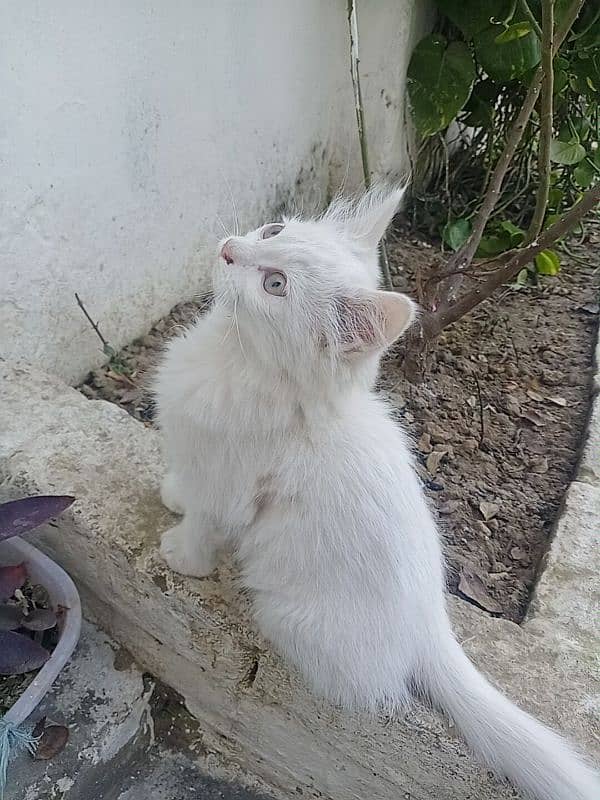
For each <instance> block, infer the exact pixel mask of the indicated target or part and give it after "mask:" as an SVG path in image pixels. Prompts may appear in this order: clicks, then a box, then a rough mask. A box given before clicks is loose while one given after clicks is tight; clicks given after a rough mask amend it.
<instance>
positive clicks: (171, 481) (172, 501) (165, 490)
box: [160, 472, 185, 514]
mask: <svg viewBox="0 0 600 800" xmlns="http://www.w3.org/2000/svg"><path fill="white" fill-rule="evenodd" d="M160 499H161V501H162V504H163V506H166V508H168V509H169V511H173V512H174V513H175V514H183V513H184V511H185V507H184V505H183V502H182V500H181V495H180V491H179V482H178V480H177V478H176V476H175V474H174V473H173V472H167V474H166V475H165V477H164V478H163V481H162V483H161V486H160Z"/></svg>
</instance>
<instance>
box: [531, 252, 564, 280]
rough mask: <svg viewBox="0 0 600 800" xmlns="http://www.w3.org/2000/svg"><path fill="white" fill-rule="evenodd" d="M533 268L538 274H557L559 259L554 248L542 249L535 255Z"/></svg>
mask: <svg viewBox="0 0 600 800" xmlns="http://www.w3.org/2000/svg"><path fill="white" fill-rule="evenodd" d="M535 268H536V270H537V272H539V274H540V275H558V273H559V272H560V261H559V259H558V256H557V255H556V253H555V252H554V250H542V252H541V253H539V254H538V255H537V256H536V257H535Z"/></svg>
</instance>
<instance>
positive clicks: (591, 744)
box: [0, 362, 600, 800]
mask: <svg viewBox="0 0 600 800" xmlns="http://www.w3.org/2000/svg"><path fill="white" fill-rule="evenodd" d="M0 404H1V406H2V409H3V422H4V426H3V427H4V430H3V432H2V435H1V437H0V438H1V441H0V479H2V480H3V482H4V491H5V493H10V494H22V493H25V492H44V493H47V492H61V493H63V492H66V493H71V494H74V495H75V496H76V497H77V499H78V500H77V503H76V504H75V505H74V506H73V509H72V511H71V512H70V513H67V514H65V515H64V516H63V517H62V518H61V519H60V520H59V523H58V526H57V527H46V528H45V529H43V530H42V532H41V534H40V536H39V543H40V545H41V546H42V547H43V548H44V549H46V550H47V551H48V552H50V553H51V554H52V555H54V556H55V557H56V558H57V560H59V561H60V563H61V564H63V566H65V568H66V569H67V570H68V571H69V572H70V573H71V575H72V576H73V577H74V578H75V580H76V581H77V583H78V586H79V588H80V591H81V592H82V595H83V599H84V602H85V603H86V605H87V607H88V609H89V610H90V612H91V613H93V615H94V616H95V617H96V618H97V619H98V620H99V621H100V622H101V624H102V625H103V626H105V627H106V629H107V630H108V631H109V632H110V633H112V634H113V635H114V636H115V637H116V638H117V640H119V641H121V642H122V643H123V644H124V645H125V646H126V647H127V648H128V649H129V650H130V651H131V652H132V653H133V654H134V655H135V657H136V659H137V660H138V661H139V662H140V663H141V664H142V665H143V666H144V668H146V669H148V670H150V671H151V672H153V673H154V674H156V675H157V676H158V677H160V678H161V679H162V680H163V681H164V682H166V683H168V684H169V685H171V686H173V688H175V689H176V690H177V691H179V692H181V694H183V695H184V696H185V697H186V701H187V703H188V706H189V708H190V709H191V710H192V711H193V713H195V714H196V716H197V717H198V718H199V719H200V720H201V721H202V723H203V725H206V726H208V727H209V728H210V729H212V730H213V731H214V732H215V733H216V734H217V735H220V737H221V738H222V741H223V747H224V750H227V752H228V755H229V757H230V758H232V759H233V760H235V761H236V762H237V763H239V764H240V766H241V767H242V768H248V769H249V770H251V771H252V772H254V773H256V774H257V775H260V776H261V777H262V778H264V779H265V780H266V781H267V782H269V783H270V784H272V785H273V786H275V787H277V788H278V789H280V790H282V791H283V792H289V793H294V792H296V791H297V790H298V788H299V789H301V791H302V792H303V793H304V796H305V797H306V796H308V797H327V798H335V800H356V798H357V797H359V798H362V797H369V798H370V799H371V800H389V798H390V797H391V796H394V797H403V796H404V797H409V798H411V800H430V798H431V797H436V798H440V800H446V799H447V800H468V799H469V798H470V799H471V800H474V798H477V800H502V799H504V798H506V799H508V798H509V797H514V794H513V792H512V790H511V789H508V788H507V787H505V786H501V785H500V784H498V783H497V782H496V781H495V780H494V779H493V778H492V777H490V775H489V774H488V773H487V772H485V771H484V770H482V769H481V768H479V767H478V766H477V764H475V763H474V762H473V760H472V759H471V757H470V756H469V755H468V754H467V752H466V750H465V748H464V746H463V745H462V743H461V742H460V741H459V740H458V739H456V738H454V737H453V736H452V735H450V732H449V731H448V729H447V726H446V725H445V724H444V723H443V721H442V720H441V719H440V718H438V717H436V716H435V715H433V714H431V713H429V712H428V711H426V710H424V709H420V708H416V709H415V710H414V712H412V713H411V714H409V715H407V716H406V718H403V719H402V720H401V721H397V722H392V723H389V724H386V723H385V721H383V720H376V719H370V718H368V717H366V716H364V715H360V714H350V713H342V712H340V711H339V710H337V709H333V708H331V707H330V706H327V705H326V704H324V703H322V702H320V701H318V700H317V699H315V698H314V697H313V696H312V695H311V694H310V693H309V692H308V691H307V690H306V688H305V687H304V686H303V684H302V683H301V682H300V680H299V679H298V678H297V676H296V675H294V674H290V672H289V670H288V669H287V668H286V666H285V665H284V664H283V663H282V662H281V661H280V659H279V658H278V657H277V656H276V655H275V654H274V653H273V652H272V651H270V650H269V648H268V646H267V645H266V643H265V642H264V641H263V640H262V639H260V637H259V636H258V635H257V634H256V633H255V632H254V630H253V628H252V623H251V619H250V616H249V608H248V604H247V601H246V600H245V598H244V597H243V596H241V595H240V593H239V592H238V591H237V590H236V586H235V572H234V570H233V569H232V566H231V565H230V564H225V565H223V566H222V567H221V568H220V570H219V573H218V576H217V577H216V578H209V579H205V580H194V579H182V578H179V577H177V576H175V575H173V574H171V573H170V572H169V571H168V570H167V569H166V568H165V567H164V566H163V565H162V563H161V562H160V560H159V559H158V557H157V552H156V544H157V542H158V537H159V534H160V532H161V531H162V530H164V529H165V528H166V527H168V526H169V525H170V524H171V517H170V515H169V513H168V512H167V511H166V510H165V509H164V508H163V507H162V506H161V504H160V501H159V498H158V482H159V477H160V474H161V461H160V454H159V446H158V436H157V434H156V432H155V431H153V430H149V429H147V428H144V426H143V425H141V424H140V423H138V422H137V421H135V420H134V419H132V418H131V417H129V416H128V415H127V414H126V412H124V411H122V410H121V409H119V408H117V407H116V406H114V405H111V404H109V403H106V402H104V401H89V400H87V399H85V398H84V397H83V396H82V395H81V394H80V393H79V392H77V391H75V390H73V389H71V388H69V387H67V386H66V385H64V384H62V383H61V382H60V381H58V380H56V379H55V378H52V377H50V376H48V375H45V374H44V373H40V372H39V371H36V370H33V369H30V368H28V367H25V366H20V367H10V366H9V365H7V364H6V363H5V362H0ZM556 541H558V540H555V543H556ZM565 547H566V548H567V549H568V547H569V545H568V544H565ZM559 557H560V558H563V557H564V555H563V556H560V555H559V553H558V551H557V555H556V558H557V566H558V563H559V562H558V559H559ZM595 558H596V559H597V558H598V551H596V553H595ZM573 569H574V570H576V569H577V564H576V562H574V563H573ZM550 574H551V573H550V572H549V573H548V575H549V580H550ZM542 586H543V583H542V582H540V588H539V590H538V596H539V601H538V610H537V612H536V614H535V615H532V617H531V620H530V621H529V622H527V624H526V625H525V626H524V627H522V628H520V627H518V626H516V625H514V624H512V623H510V622H506V621H503V620H494V619H491V618H489V617H488V616H487V615H485V614H483V613H479V612H477V611H476V610H474V609H473V608H472V607H470V606H468V605H466V604H464V603H461V602H460V601H456V600H453V601H452V603H451V610H452V615H453V618H454V621H455V625H456V627H457V630H458V632H459V635H460V638H461V639H462V640H463V642H464V644H465V649H466V650H467V651H468V652H469V654H470V655H471V657H472V658H473V659H474V661H475V662H476V663H477V664H478V665H479V666H480V668H481V669H482V670H483V671H484V672H485V673H486V674H488V675H489V677H490V678H491V679H492V680H494V682H495V683H497V684H498V685H499V686H500V687H502V688H503V689H504V690H505V691H506V692H507V694H509V695H510V696H511V697H512V698H513V699H514V700H516V701H518V702H519V703H520V704H521V705H522V706H523V707H524V708H526V709H528V710H529V711H531V712H532V713H534V714H536V715H537V716H539V717H540V718H542V719H545V720H546V721H547V722H548V723H550V724H551V725H553V726H554V727H556V728H558V729H562V730H563V731H564V732H565V733H568V734H570V735H571V736H572V737H573V738H575V739H576V740H578V741H579V742H580V743H581V744H582V745H583V746H584V747H585V748H586V749H587V751H588V752H589V753H590V754H594V753H595V754H596V755H597V756H600V746H599V742H598V740H597V738H596V737H595V736H594V733H593V731H594V729H597V727H598V724H599V719H600V714H599V705H600V703H599V697H600V676H598V674H597V670H596V671H594V670H595V665H594V664H593V663H592V662H593V659H594V656H593V653H594V652H597V649H596V651H594V650H593V649H591V648H592V638H593V636H596V637H597V632H594V631H592V624H591V621H590V626H589V630H588V626H578V627H576V628H573V626H572V625H571V623H570V621H569V619H567V618H566V617H563V616H556V615H555V616H553V617H552V616H551V614H550V607H549V606H548V611H546V606H544V604H543V602H546V601H544V597H546V596H547V595H546V594H544V592H545V591H546V590H543V591H542ZM567 588H568V592H567ZM547 592H548V593H551V592H554V593H555V594H562V593H563V592H567V594H565V597H567V596H568V598H569V599H568V600H567V601H565V607H566V606H567V605H569V604H572V603H573V602H579V601H578V599H577V596H575V599H574V594H573V593H575V595H577V592H576V581H575V582H572V583H569V584H568V587H566V586H565V584H564V582H562V583H559V584H558V585H556V581H552V582H551V583H550V584H549V586H548V589H547ZM548 596H549V595H548ZM553 608H554V607H553ZM552 614H555V612H554V611H552ZM545 621H547V622H548V624H547V625H546V624H545ZM549 629H551V635H550V633H549V632H548V631H549Z"/></svg>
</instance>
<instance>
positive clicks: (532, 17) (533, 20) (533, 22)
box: [519, 0, 544, 39]
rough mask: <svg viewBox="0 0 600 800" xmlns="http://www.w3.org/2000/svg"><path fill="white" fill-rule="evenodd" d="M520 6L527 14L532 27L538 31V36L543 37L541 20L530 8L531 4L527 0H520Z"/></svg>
mask: <svg viewBox="0 0 600 800" xmlns="http://www.w3.org/2000/svg"><path fill="white" fill-rule="evenodd" d="M519 8H520V9H521V11H522V12H523V13H524V14H525V16H526V17H527V19H528V20H529V22H531V27H532V28H533V30H534V31H535V32H536V35H537V36H538V38H540V39H543V38H544V37H543V35H542V29H541V28H540V25H539V22H538V21H537V19H536V18H535V15H534V13H533V11H532V10H531V9H530V8H529V4H528V3H527V0H519Z"/></svg>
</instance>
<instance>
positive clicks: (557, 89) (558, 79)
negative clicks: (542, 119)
mask: <svg viewBox="0 0 600 800" xmlns="http://www.w3.org/2000/svg"><path fill="white" fill-rule="evenodd" d="M568 82H569V75H568V73H567V72H566V71H565V70H564V69H555V70H554V84H553V90H554V94H560V93H561V92H562V90H563V89H564V88H565V86H566V85H567V84H568Z"/></svg>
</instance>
